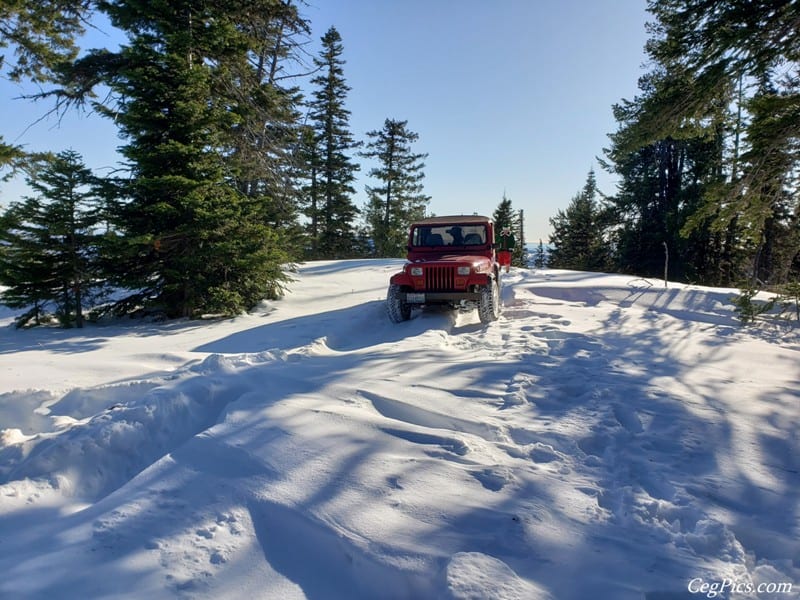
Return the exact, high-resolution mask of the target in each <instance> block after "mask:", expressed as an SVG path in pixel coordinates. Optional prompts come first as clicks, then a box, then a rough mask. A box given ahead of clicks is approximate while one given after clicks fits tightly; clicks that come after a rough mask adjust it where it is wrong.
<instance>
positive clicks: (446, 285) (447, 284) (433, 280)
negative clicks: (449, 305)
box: [425, 267, 456, 291]
mask: <svg viewBox="0 0 800 600" xmlns="http://www.w3.org/2000/svg"><path fill="white" fill-rule="evenodd" d="M455 275H456V269H455V267H427V268H426V269H425V289H427V290H431V291H436V290H452V289H453V288H454V286H455V282H454V280H455Z"/></svg>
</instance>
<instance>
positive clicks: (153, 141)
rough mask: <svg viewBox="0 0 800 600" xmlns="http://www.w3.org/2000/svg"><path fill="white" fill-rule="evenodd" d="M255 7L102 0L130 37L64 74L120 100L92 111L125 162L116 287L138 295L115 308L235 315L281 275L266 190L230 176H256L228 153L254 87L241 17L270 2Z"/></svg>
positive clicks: (274, 290) (280, 246) (280, 248)
mask: <svg viewBox="0 0 800 600" xmlns="http://www.w3.org/2000/svg"><path fill="white" fill-rule="evenodd" d="M257 4H258V5H252V4H249V5H247V6H239V5H235V4H234V5H230V4H229V3H222V2H217V3H213V2H212V3H210V4H209V3H206V4H205V5H203V6H202V7H200V6H198V5H197V4H196V3H193V2H189V1H188V0H185V1H180V2H172V3H170V4H169V6H167V5H163V4H152V3H151V4H147V3H144V4H130V3H103V4H102V6H103V8H104V10H105V11H106V12H107V14H108V15H109V17H110V19H111V22H112V24H113V25H115V26H116V27H118V28H119V29H121V30H123V31H125V32H126V33H127V34H128V36H129V43H128V44H127V45H124V46H122V47H121V48H120V50H119V51H118V52H116V53H110V52H107V51H94V52H89V53H87V55H86V56H85V57H83V58H81V59H80V60H79V61H77V62H76V63H75V64H74V65H73V66H72V67H71V68H69V69H66V70H65V82H66V83H67V84H68V86H71V87H69V89H70V90H71V91H73V92H74V94H75V97H76V98H83V97H85V95H86V94H87V93H88V91H89V90H90V89H91V88H92V86H94V85H96V84H98V83H105V84H106V85H108V86H109V87H110V89H111V91H112V95H114V97H115V99H116V101H117V103H116V106H115V107H114V110H113V111H111V110H108V109H103V108H102V107H99V108H100V110H103V111H104V114H107V115H108V116H113V118H114V119H115V122H116V123H117V124H118V125H119V127H120V132H121V135H122V137H123V138H124V139H125V141H126V144H125V145H124V146H123V147H122V148H121V152H122V154H123V155H124V156H125V158H126V159H127V160H128V163H129V165H130V177H129V178H121V179H120V180H118V181H117V182H115V183H116V185H115V186H109V189H115V190H116V193H117V194H118V198H117V202H116V203H115V209H116V210H114V211H113V214H112V220H113V225H114V226H115V235H114V236H112V239H111V241H112V242H113V243H112V244H111V247H113V248H114V249H115V250H116V251H117V256H115V260H114V263H115V265H116V266H117V272H116V273H115V278H116V282H117V283H118V284H119V285H121V286H124V287H127V288H129V289H132V290H135V291H136V294H135V295H134V296H132V297H131V298H129V300H128V302H126V303H125V304H124V305H122V306H123V307H128V306H129V307H134V306H136V305H143V306H145V307H147V308H148V309H152V310H158V311H161V312H163V314H165V315H166V316H168V317H179V316H192V317H193V316H199V315H202V314H204V313H222V314H235V313H237V312H240V311H241V310H245V309H248V308H250V307H252V306H254V305H255V304H256V303H257V302H258V301H260V300H261V299H262V298H264V297H265V296H273V297H274V296H275V295H277V294H278V293H279V292H280V290H281V285H282V282H283V281H285V279H286V277H285V275H284V274H283V271H282V267H281V265H282V264H283V263H284V262H285V261H286V260H287V254H286V251H285V248H286V244H285V240H284V239H282V237H281V236H280V234H279V233H278V232H277V231H276V229H275V228H272V227H269V225H268V223H267V222H266V221H267V218H266V215H265V203H264V199H263V195H261V194H252V195H247V194H246V193H244V192H243V191H242V190H241V189H239V188H238V187H237V185H236V184H237V181H236V180H235V179H231V175H234V176H235V175H243V176H245V177H248V178H250V177H252V176H253V174H252V172H247V173H246V172H245V171H246V169H247V168H249V166H250V165H251V164H252V163H250V162H248V161H246V160H244V159H243V158H242V157H241V156H239V157H238V159H237V160H233V159H232V158H231V157H232V156H235V155H236V153H237V150H238V151H239V152H241V149H242V146H241V145H240V144H239V145H237V143H236V142H237V140H240V139H241V137H238V138H237V137H236V136H237V133H238V131H237V125H238V124H240V123H243V122H245V121H246V120H247V119H249V118H250V117H251V116H252V115H253V114H254V111H252V110H250V109H248V108H247V107H246V106H245V104H246V103H247V102H251V101H253V98H252V96H253V94H255V90H256V88H257V87H258V85H259V82H255V83H253V82H251V81H250V80H249V79H248V80H247V81H245V79H246V77H245V75H248V72H247V70H246V66H245V64H246V62H247V60H248V58H249V57H250V51H251V49H252V45H253V38H252V37H251V36H250V35H249V32H248V30H247V29H246V27H245V26H244V23H250V21H248V20H247V19H248V15H249V12H248V11H254V10H255V11H256V12H257V11H258V10H265V11H269V10H271V9H273V8H274V7H275V3H274V2H270V1H268V0H263V2H259V3H257ZM237 80H238V81H239V82H240V83H241V86H240V87H241V89H238V90H237V89H236V88H237V86H236V85H234V82H236V81H237ZM243 90H244V91H243ZM259 114H261V115H262V117H263V113H259Z"/></svg>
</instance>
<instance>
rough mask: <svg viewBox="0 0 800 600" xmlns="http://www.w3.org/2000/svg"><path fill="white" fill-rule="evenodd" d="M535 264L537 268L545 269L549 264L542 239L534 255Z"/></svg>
mask: <svg viewBox="0 0 800 600" xmlns="http://www.w3.org/2000/svg"><path fill="white" fill-rule="evenodd" d="M533 266H534V268H536V269H544V268H545V267H546V266H547V253H546V252H545V250H544V244H543V243H542V240H541V239H540V240H539V245H538V246H536V252H535V253H534V255H533Z"/></svg>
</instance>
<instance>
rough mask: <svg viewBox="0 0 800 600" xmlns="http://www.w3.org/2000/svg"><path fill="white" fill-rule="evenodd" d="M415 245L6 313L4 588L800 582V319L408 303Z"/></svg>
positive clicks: (617, 593)
mask: <svg viewBox="0 0 800 600" xmlns="http://www.w3.org/2000/svg"><path fill="white" fill-rule="evenodd" d="M400 264H402V261H397V260H384V261H377V260H358V261H327V262H316V263H307V264H304V265H301V266H300V267H299V269H298V271H297V273H296V274H295V275H294V278H295V281H294V282H293V283H292V285H291V291H290V293H289V294H288V296H287V297H286V298H285V299H283V300H281V301H277V302H270V303H264V304H263V305H262V306H260V307H259V308H258V310H255V311H253V312H252V313H251V314H248V315H245V316H241V317H239V318H236V319H231V320H219V321H201V322H197V321H180V322H172V323H166V324H165V323H141V322H135V321H130V322H127V321H126V322H116V323H114V324H107V325H92V326H89V327H87V328H86V329H84V330H66V331H63V330H56V329H50V328H40V329H32V330H27V331H17V330H15V329H13V327H12V326H11V321H12V318H13V315H14V314H15V312H14V311H11V310H9V309H7V308H3V307H0V325H5V326H4V327H3V328H2V330H0V374H1V377H0V379H1V381H0V548H2V552H0V572H2V573H3V577H2V578H0V597H3V598H6V597H8V598H34V599H36V598H50V597H56V598H60V599H67V600H70V599H76V600H77V599H83V598H131V599H133V598H137V599H138V598H152V599H160V598H209V599H210V598H214V599H239V598H280V599H292V598H308V599H311V600H319V599H325V600H327V599H338V598H341V599H351V598H415V599H416V598H437V599H438V598H444V599H447V598H450V599H468V598H470V599H471V598H476V599H477V598H497V599H501V598H502V599H512V598H519V599H567V600H569V599H582V598H620V599H627V598H630V599H642V598H648V599H650V600H656V599H666V598H669V599H677V598H694V597H698V598H699V597H709V598H710V597H715V596H716V597H724V598H756V597H758V598H789V597H798V590H800V541H798V540H800V433H798V431H800V428H799V427H798V426H799V425H800V403H798V399H799V397H800V390H798V375H799V374H800V373H799V371H800V361H798V358H800V355H799V354H798V352H799V351H800V335H798V330H797V328H796V327H793V326H792V325H791V324H788V323H785V324H780V323H779V324H773V325H770V326H762V327H760V328H742V327H740V326H739V325H738V323H737V320H736V317H735V313H734V311H733V306H732V305H731V302H730V297H731V295H732V294H733V293H734V291H733V290H725V289H711V288H703V287H697V286H686V285H679V284H675V283H670V284H669V286H668V287H667V288H665V287H664V286H663V282H655V281H647V280H643V279H636V278H633V277H628V276H621V275H610V274H597V273H580V272H570V271H556V270H537V271H534V270H522V269H514V270H512V272H511V273H510V274H509V275H507V276H506V277H505V281H504V288H503V294H502V296H503V304H504V308H503V313H502V315H501V318H500V319H499V320H498V321H497V322H495V323H492V324H490V325H488V326H484V325H481V324H480V322H479V321H478V318H477V315H476V314H475V313H474V312H473V313H454V312H448V311H441V310H440V311H426V312H422V313H415V314H414V317H413V318H412V320H410V321H408V322H405V323H401V324H399V325H393V324H391V323H390V322H389V320H388V318H387V316H386V314H385V306H384V301H383V298H384V295H385V290H386V286H387V282H388V279H389V276H390V275H391V273H393V272H394V271H395V270H397V268H398V267H399V265H400ZM788 586H793V588H792V589H791V590H789V587H788ZM787 592H790V593H787Z"/></svg>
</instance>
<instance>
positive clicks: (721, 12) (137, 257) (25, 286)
mask: <svg viewBox="0 0 800 600" xmlns="http://www.w3.org/2000/svg"><path fill="white" fill-rule="evenodd" d="M647 6H648V12H649V14H650V19H649V26H648V36H649V39H648V42H647V45H646V53H647V57H648V63H647V65H646V66H645V69H646V72H645V73H644V74H643V75H641V77H640V79H639V83H638V90H639V92H638V94H637V95H636V96H635V97H633V98H629V99H621V100H620V101H619V102H618V103H617V104H615V105H614V106H613V107H609V110H611V111H613V115H614V118H615V120H616V123H617V129H616V131H613V132H609V142H608V145H607V147H605V148H597V149H591V151H592V152H594V153H595V154H596V155H598V156H600V159H599V168H601V169H603V170H605V171H607V172H609V173H611V174H613V175H614V176H616V178H617V180H618V182H619V183H618V185H617V188H616V189H615V190H613V192H610V193H605V194H603V193H601V192H600V191H599V190H598V187H597V184H596V180H595V172H594V171H593V170H592V171H590V172H589V173H588V175H587V178H586V181H585V182H580V181H579V182H576V185H575V189H578V190H580V191H579V192H578V193H577V195H576V196H575V197H574V198H572V199H571V200H570V199H567V198H565V199H564V205H565V207H566V208H565V209H563V210H559V211H558V212H557V214H556V215H554V216H553V217H552V218H551V220H550V224H551V231H552V234H551V238H550V240H549V252H548V253H547V257H546V259H545V257H544V254H543V253H542V252H541V242H540V256H538V257H537V259H536V262H537V266H550V267H558V268H568V269H577V270H593V271H614V272H619V273H630V274H635V275H639V276H645V277H654V276H657V277H661V276H665V277H666V278H669V279H670V280H674V281H683V282H690V283H696V284H702V285H714V286H736V287H741V288H743V289H744V288H747V289H751V290H757V289H768V290H771V291H778V292H779V293H791V290H793V289H795V290H796V288H797V287H798V283H797V282H798V281H800V199H799V198H798V176H799V175H800V169H798V167H799V166H800V34H798V31H800V3H798V2H796V1H792V0H719V1H718V2H707V1H706V0H649V1H648V2H647ZM304 8H305V3H304V2H303V1H302V0H237V1H233V2H231V1H226V2H219V1H215V0H210V1H207V2H203V3H198V2H193V1H187V0H176V1H171V2H168V3H162V2H158V3H156V2H130V1H129V0H59V1H54V0H42V1H40V2H36V3H33V2H29V1H24V0H23V1H20V0H2V1H0V70H2V75H3V76H4V77H7V78H8V79H10V80H11V81H27V82H31V83H34V84H36V89H37V90H38V92H37V93H36V94H35V96H32V97H31V98H30V100H31V101H38V102H42V103H48V106H50V107H52V110H53V111H55V112H56V113H65V112H67V111H72V110H85V111H92V112H94V113H97V114H99V115H102V116H103V117H105V118H108V119H111V120H113V122H114V123H115V126H116V127H117V128H118V133H119V137H120V139H121V140H122V145H121V147H120V153H121V155H122V157H123V158H124V163H123V164H121V165H119V169H118V170H116V171H115V172H114V173H112V174H111V175H108V174H106V175H103V176H100V175H98V174H96V173H93V172H92V170H91V169H89V168H87V166H86V165H85V164H84V162H83V159H82V157H81V156H80V155H79V154H77V153H75V152H73V151H69V150H63V149H61V148H53V149H52V152H50V153H46V154H41V153H37V154H30V153H26V152H25V151H24V150H23V149H22V148H21V147H19V146H16V145H14V144H13V143H9V142H8V141H7V140H4V139H3V138H2V137H0V169H2V171H0V175H3V176H6V177H9V176H12V175H15V176H19V174H24V177H25V178H26V180H27V182H28V185H29V187H30V189H31V190H33V194H32V195H31V196H30V197H25V198H18V199H17V198H3V200H4V204H3V205H2V207H1V208H0V286H2V287H3V290H2V296H0V302H2V303H4V304H7V305H8V306H12V307H25V308H26V309H27V308H29V310H28V311H27V312H26V313H25V316H24V317H23V318H22V319H20V320H19V322H18V325H20V326H22V325H33V324H36V323H38V322H40V320H41V319H42V318H44V317H45V316H46V315H49V316H50V317H51V318H52V317H53V316H54V317H55V318H57V319H58V320H59V321H60V322H61V323H62V324H63V325H64V326H81V325H82V324H83V322H84V320H86V319H88V318H94V317H96V316H98V313H97V312H96V310H97V307H102V309H103V310H105V311H112V312H114V313H115V314H155V315H159V316H163V317H164V318H176V317H199V316H202V315H208V314H218V315H234V314H237V313H240V312H242V311H245V310H248V309H250V308H252V307H253V306H255V305H256V304H257V303H258V302H260V301H261V300H263V299H265V298H277V297H279V296H281V294H282V292H283V291H284V289H285V286H286V284H287V282H288V280H289V272H288V269H289V265H291V264H292V263H293V262H297V261H302V260H311V259H342V258H354V257H401V256H404V254H405V232H406V231H407V229H408V226H409V224H410V223H411V222H412V221H414V220H415V219H418V218H420V217H422V216H425V215H426V213H427V211H428V206H429V202H430V197H429V196H427V195H426V194H425V191H424V185H423V184H424V175H425V173H424V169H425V160H426V158H427V156H428V155H427V154H426V153H425V152H424V151H423V149H420V148H417V146H416V144H417V142H418V139H419V134H418V133H417V132H415V131H413V123H412V124H409V123H408V122H407V121H404V120H400V119H396V118H388V117H387V118H386V120H385V122H384V123H382V124H381V123H376V124H375V129H374V130H372V131H370V132H369V133H368V134H367V139H364V140H358V139H356V137H355V136H354V134H353V132H352V130H351V128H350V124H349V119H350V112H349V110H348V95H349V94H350V93H354V92H353V90H351V89H350V87H349V86H348V81H347V65H346V61H345V60H344V58H343V53H344V48H345V45H346V43H347V40H345V39H342V36H341V35H340V33H339V32H338V31H337V30H336V28H335V27H331V28H330V29H329V30H328V31H327V32H326V33H325V34H324V36H323V37H322V39H321V51H320V52H319V53H318V54H316V55H314V56H307V55H306V53H305V50H304V48H305V46H306V44H307V42H308V41H309V38H310V36H311V27H310V22H309V20H308V18H307V17H306V16H304V14H305V11H304ZM98 15H99V16H102V17H103V18H105V19H107V20H108V21H109V22H110V24H111V25H112V26H113V27H114V28H115V29H116V30H118V31H119V32H121V33H122V34H124V40H125V41H124V42H123V43H122V44H120V45H119V46H118V47H115V48H113V49H109V48H89V49H87V48H80V47H79V42H80V39H81V36H82V35H83V34H84V33H85V30H86V27H87V24H88V23H90V22H91V21H92V19H93V18H95V17H96V16H98ZM632 77H635V74H632ZM301 84H302V85H301ZM304 86H305V87H304ZM301 89H302V90H303V91H301ZM307 90H311V91H310V92H308V91H307ZM454 108H455V109H457V107H454ZM2 134H3V131H0V136H2ZM536 143H547V141H546V140H539V141H537V142H536ZM359 159H369V160H371V161H373V162H374V163H375V164H376V165H377V166H376V167H375V168H372V169H371V170H369V172H368V173H367V176H368V178H369V184H368V185H367V189H366V191H367V198H368V201H367V203H366V205H365V206H361V207H359V206H357V205H356V203H355V201H354V195H355V189H354V181H355V177H356V173H357V172H358V171H359V170H360V169H361V165H360V163H359ZM0 185H2V184H0ZM531 201H532V202H535V199H532V200H531ZM488 203H491V204H494V205H497V210H496V212H495V214H494V217H495V220H497V221H498V222H500V221H502V222H503V223H504V224H507V225H508V226H512V227H514V228H515V230H517V231H518V232H519V234H518V240H524V232H523V231H522V229H523V227H522V218H521V215H520V212H519V211H518V210H515V207H512V206H511V201H510V199H509V198H507V197H506V196H505V194H503V196H502V199H500V198H497V199H494V200H490V199H487V204H488ZM516 208H517V209H519V208H523V207H521V206H518V207H516ZM518 245H519V247H520V250H519V254H518V255H515V257H514V261H515V262H514V264H515V265H517V266H526V265H530V264H531V261H530V260H529V257H527V256H526V255H525V254H524V243H521V244H518ZM545 262H547V265H545V264H544V263H545ZM90 309H91V310H90Z"/></svg>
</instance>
